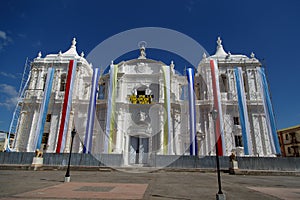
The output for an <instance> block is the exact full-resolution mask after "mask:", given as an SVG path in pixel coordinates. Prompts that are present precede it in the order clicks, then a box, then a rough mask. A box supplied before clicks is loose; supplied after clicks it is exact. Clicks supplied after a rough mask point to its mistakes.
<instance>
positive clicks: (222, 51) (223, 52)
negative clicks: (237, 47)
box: [215, 37, 228, 57]
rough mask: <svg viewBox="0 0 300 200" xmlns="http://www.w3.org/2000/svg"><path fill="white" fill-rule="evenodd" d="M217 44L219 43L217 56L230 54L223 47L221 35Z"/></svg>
mask: <svg viewBox="0 0 300 200" xmlns="http://www.w3.org/2000/svg"><path fill="white" fill-rule="evenodd" d="M217 44H218V46H217V51H216V53H215V55H216V56H221V57H223V56H224V57H225V56H227V55H228V54H227V53H226V52H225V50H224V49H223V45H222V40H221V38H220V37H218V40H217Z"/></svg>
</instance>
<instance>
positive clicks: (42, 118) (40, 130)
mask: <svg viewBox="0 0 300 200" xmlns="http://www.w3.org/2000/svg"><path fill="white" fill-rule="evenodd" d="M53 77H54V68H52V67H50V68H48V72H47V79H46V83H45V88H44V97H43V100H42V104H41V107H40V113H39V119H38V123H37V128H36V131H35V135H36V140H35V146H36V149H40V148H41V144H42V138H43V134H44V126H45V122H46V117H47V112H48V105H49V100H50V96H51V90H52V83H53Z"/></svg>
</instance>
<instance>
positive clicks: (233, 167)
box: [229, 160, 239, 174]
mask: <svg viewBox="0 0 300 200" xmlns="http://www.w3.org/2000/svg"><path fill="white" fill-rule="evenodd" d="M238 169H239V166H238V162H237V161H236V160H232V161H230V167H229V174H235V171H236V170H238Z"/></svg>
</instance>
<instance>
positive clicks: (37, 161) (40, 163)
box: [31, 157, 44, 170]
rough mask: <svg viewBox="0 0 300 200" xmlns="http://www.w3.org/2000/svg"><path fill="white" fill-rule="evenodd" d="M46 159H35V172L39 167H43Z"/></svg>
mask: <svg viewBox="0 0 300 200" xmlns="http://www.w3.org/2000/svg"><path fill="white" fill-rule="evenodd" d="M43 162H44V159H43V158H41V157H33V160H32V164H31V166H32V167H34V170H37V168H38V167H42V166H43Z"/></svg>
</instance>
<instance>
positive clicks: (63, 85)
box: [59, 74, 67, 92]
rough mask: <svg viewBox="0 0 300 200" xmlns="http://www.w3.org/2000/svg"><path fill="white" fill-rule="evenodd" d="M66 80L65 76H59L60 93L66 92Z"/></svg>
mask: <svg viewBox="0 0 300 200" xmlns="http://www.w3.org/2000/svg"><path fill="white" fill-rule="evenodd" d="M66 79H67V75H66V74H62V75H61V76H60V89H59V91H61V92H62V91H65V90H66Z"/></svg>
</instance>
